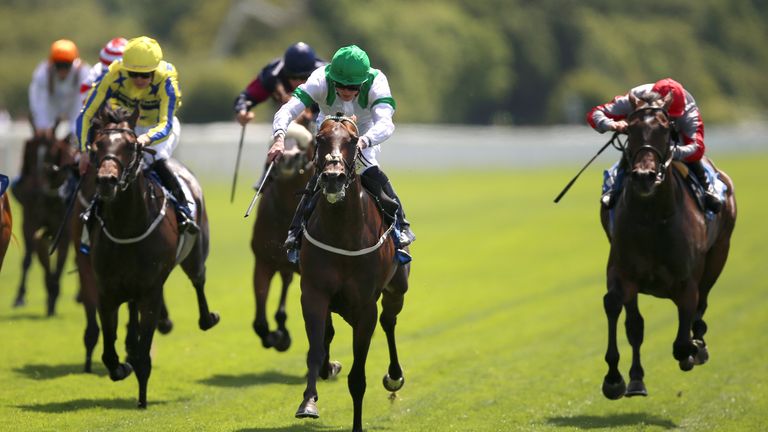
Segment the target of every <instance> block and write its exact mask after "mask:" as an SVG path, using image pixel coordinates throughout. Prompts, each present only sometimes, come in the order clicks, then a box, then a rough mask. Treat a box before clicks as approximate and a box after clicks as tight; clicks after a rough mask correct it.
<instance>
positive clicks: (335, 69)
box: [328, 45, 371, 85]
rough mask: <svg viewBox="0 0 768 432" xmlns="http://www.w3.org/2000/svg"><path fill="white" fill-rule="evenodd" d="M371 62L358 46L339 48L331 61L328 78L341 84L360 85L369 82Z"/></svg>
mask: <svg viewBox="0 0 768 432" xmlns="http://www.w3.org/2000/svg"><path fill="white" fill-rule="evenodd" d="M370 69H371V61H370V60H368V54H366V53H365V51H363V50H362V49H360V47H358V46H357V45H349V46H345V47H342V48H339V50H338V51H336V54H334V55H333V59H332V60H331V67H330V68H329V70H328V76H329V77H330V78H331V79H332V80H334V81H336V82H337V83H339V84H343V85H360V84H362V83H364V82H365V81H367V80H368V77H369V75H368V72H369V71H370Z"/></svg>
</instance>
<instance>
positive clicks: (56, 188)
mask: <svg viewBox="0 0 768 432" xmlns="http://www.w3.org/2000/svg"><path fill="white" fill-rule="evenodd" d="M74 155H75V151H74V149H73V148H72V146H70V144H69V143H68V142H67V141H66V140H49V139H47V138H44V137H36V138H33V139H32V140H30V141H28V142H27V143H26V144H25V146H24V160H23V164H22V176H21V180H20V181H19V183H18V185H17V186H16V187H15V188H14V194H15V195H16V198H17V200H18V201H19V203H20V204H21V205H22V232H23V237H24V258H23V261H22V274H21V281H20V282H19V288H18V292H17V294H16V300H15V302H14V306H15V307H19V306H23V305H24V304H25V303H26V293H27V273H28V271H29V267H30V265H31V264H32V254H33V253H36V254H37V257H38V259H39V261H40V264H41V265H42V266H43V270H44V274H45V288H46V291H47V295H48V298H47V302H46V310H47V314H48V316H52V315H54V314H55V308H56V300H57V299H58V297H59V292H60V280H61V274H62V272H63V271H64V265H65V264H66V261H67V253H68V250H69V249H68V247H67V243H68V241H69V233H70V231H69V230H68V229H65V230H64V231H63V232H62V237H61V241H59V243H58V245H57V247H56V264H55V266H53V265H52V263H51V260H50V257H49V255H48V248H49V244H50V240H51V239H52V238H53V236H54V235H55V234H56V232H57V230H58V229H59V226H60V225H61V223H62V221H63V220H64V213H65V211H66V203H65V198H66V196H64V195H65V193H64V192H63V191H65V183H66V181H67V178H68V175H69V172H70V169H69V167H71V166H72V164H73V163H74Z"/></svg>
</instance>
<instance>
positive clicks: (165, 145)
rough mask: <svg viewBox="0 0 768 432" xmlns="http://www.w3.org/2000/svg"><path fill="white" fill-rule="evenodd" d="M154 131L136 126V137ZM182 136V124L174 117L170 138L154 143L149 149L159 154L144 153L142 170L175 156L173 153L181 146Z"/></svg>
mask: <svg viewBox="0 0 768 432" xmlns="http://www.w3.org/2000/svg"><path fill="white" fill-rule="evenodd" d="M150 129H152V128H151V127H147V126H136V136H139V135H142V134H145V133H147V131H149V130H150ZM180 135H181V123H179V119H178V118H176V117H174V118H173V123H172V127H171V132H170V133H169V134H168V136H167V137H166V138H165V139H164V140H162V141H160V142H158V143H153V144H151V145H150V146H149V147H150V148H151V149H153V150H155V151H156V152H157V154H154V155H152V154H149V153H144V160H143V163H142V169H146V168H148V167H149V166H150V165H152V163H153V162H154V161H157V160H166V159H168V158H170V157H171V155H172V154H173V151H174V150H175V149H176V146H178V145H179V136H180Z"/></svg>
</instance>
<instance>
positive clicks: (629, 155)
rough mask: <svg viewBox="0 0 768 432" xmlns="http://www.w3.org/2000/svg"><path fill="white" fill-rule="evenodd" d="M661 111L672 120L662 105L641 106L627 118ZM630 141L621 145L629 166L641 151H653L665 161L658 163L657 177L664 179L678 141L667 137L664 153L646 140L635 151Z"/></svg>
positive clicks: (659, 158) (668, 120)
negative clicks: (631, 147)
mask: <svg viewBox="0 0 768 432" xmlns="http://www.w3.org/2000/svg"><path fill="white" fill-rule="evenodd" d="M659 112H660V113H662V114H663V115H664V117H665V118H666V119H667V122H670V118H669V113H668V112H667V110H666V109H664V108H661V107H645V108H640V109H638V110H636V111H634V112H633V113H632V114H630V115H629V116H628V117H627V120H630V119H632V118H633V117H637V116H647V115H650V114H655V113H659ZM628 143H629V140H627V141H626V142H625V143H624V144H623V146H622V147H621V150H622V152H623V153H624V158H625V159H626V161H627V164H628V166H632V165H633V164H634V162H635V160H636V159H637V156H638V155H639V154H640V153H641V152H643V151H649V152H651V153H653V154H654V155H655V156H656V157H657V158H658V160H659V161H660V162H661V161H663V162H662V163H660V164H657V168H656V178H657V180H658V181H659V182H662V181H664V178H665V177H666V173H667V168H668V167H669V165H670V164H671V163H672V157H673V156H674V154H675V151H674V148H675V147H676V146H677V143H670V140H669V139H667V146H666V151H665V152H664V154H662V153H661V151H660V150H658V149H657V148H656V147H654V146H652V145H650V144H648V143H647V142H646V141H645V140H644V142H643V145H641V146H640V147H639V148H637V149H636V150H635V151H634V152H631V151H630V149H629V144H628Z"/></svg>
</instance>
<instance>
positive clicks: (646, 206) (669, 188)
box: [625, 165, 680, 224]
mask: <svg viewBox="0 0 768 432" xmlns="http://www.w3.org/2000/svg"><path fill="white" fill-rule="evenodd" d="M672 170H673V168H672V166H671V165H670V166H669V167H667V170H666V172H665V174H664V176H665V177H664V181H663V182H661V184H660V185H658V186H657V187H656V190H655V191H654V193H653V194H652V195H651V196H648V197H641V196H639V195H636V194H635V193H634V192H633V188H632V187H631V184H628V185H627V187H626V188H625V197H626V207H627V210H628V213H629V214H630V215H632V216H633V219H635V220H636V221H637V222H638V223H641V224H648V223H651V224H652V223H656V222H659V221H662V220H666V219H667V218H669V217H671V216H672V215H674V214H675V213H676V212H677V209H678V207H679V206H678V203H679V202H680V194H679V189H680V188H679V187H677V186H676V184H677V179H675V178H674V177H675V175H674V172H673V171H672ZM631 181H632V180H631V178H630V179H629V181H628V183H631ZM644 222H645V223H644Z"/></svg>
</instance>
